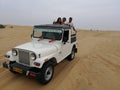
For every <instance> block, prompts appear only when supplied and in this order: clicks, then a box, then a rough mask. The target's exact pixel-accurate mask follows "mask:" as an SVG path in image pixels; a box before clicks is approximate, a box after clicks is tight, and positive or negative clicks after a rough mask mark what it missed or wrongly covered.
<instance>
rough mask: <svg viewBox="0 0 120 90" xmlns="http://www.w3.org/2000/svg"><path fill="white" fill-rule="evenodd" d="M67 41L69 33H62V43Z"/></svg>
mask: <svg viewBox="0 0 120 90" xmlns="http://www.w3.org/2000/svg"><path fill="white" fill-rule="evenodd" d="M68 40H69V31H64V35H63V42H67V41H68Z"/></svg>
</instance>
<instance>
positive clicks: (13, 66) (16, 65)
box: [3, 62, 41, 78]
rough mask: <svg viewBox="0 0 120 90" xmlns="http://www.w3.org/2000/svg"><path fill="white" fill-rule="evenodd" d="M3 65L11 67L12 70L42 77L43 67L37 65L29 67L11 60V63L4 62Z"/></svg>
mask: <svg viewBox="0 0 120 90" xmlns="http://www.w3.org/2000/svg"><path fill="white" fill-rule="evenodd" d="M3 67H4V68H9V70H10V71H12V72H16V73H20V74H24V75H26V76H30V77H35V78H40V75H41V69H39V68H36V67H28V66H25V65H22V64H19V63H17V62H10V63H9V64H8V63H6V62H4V63H3Z"/></svg>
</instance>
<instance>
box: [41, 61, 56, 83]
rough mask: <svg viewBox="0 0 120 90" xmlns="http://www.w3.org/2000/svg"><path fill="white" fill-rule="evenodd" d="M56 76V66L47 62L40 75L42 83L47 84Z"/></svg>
mask: <svg viewBox="0 0 120 90" xmlns="http://www.w3.org/2000/svg"><path fill="white" fill-rule="evenodd" d="M53 74H54V66H53V64H52V62H47V63H45V64H44V65H43V67H42V69H41V75H40V83H41V84H47V83H49V82H50V81H51V79H52V77H53Z"/></svg>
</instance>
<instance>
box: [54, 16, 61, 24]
mask: <svg viewBox="0 0 120 90" xmlns="http://www.w3.org/2000/svg"><path fill="white" fill-rule="evenodd" d="M53 24H62V22H61V17H58V19H57V21H56V22H53Z"/></svg>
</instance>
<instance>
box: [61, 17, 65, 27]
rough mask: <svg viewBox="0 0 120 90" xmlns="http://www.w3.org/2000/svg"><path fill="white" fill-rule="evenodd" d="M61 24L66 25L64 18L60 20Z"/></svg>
mask: <svg viewBox="0 0 120 90" xmlns="http://www.w3.org/2000/svg"><path fill="white" fill-rule="evenodd" d="M62 24H63V25H66V18H65V17H63V18H62Z"/></svg>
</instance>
